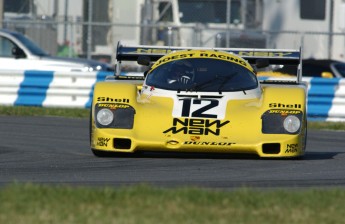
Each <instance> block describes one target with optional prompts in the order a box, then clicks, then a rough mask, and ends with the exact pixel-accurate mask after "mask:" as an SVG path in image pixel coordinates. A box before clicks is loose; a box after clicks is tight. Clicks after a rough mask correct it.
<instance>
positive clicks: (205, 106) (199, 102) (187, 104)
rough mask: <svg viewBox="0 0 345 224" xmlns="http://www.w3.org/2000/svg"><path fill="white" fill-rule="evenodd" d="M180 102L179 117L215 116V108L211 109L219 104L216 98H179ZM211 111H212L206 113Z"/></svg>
mask: <svg viewBox="0 0 345 224" xmlns="http://www.w3.org/2000/svg"><path fill="white" fill-rule="evenodd" d="M180 100H181V101H183V102H182V113H181V117H189V116H190V117H205V118H217V113H215V112H216V110H212V109H214V108H216V107H218V106H219V101H218V100H211V99H191V98H187V99H180ZM210 111H213V112H214V113H207V112H210Z"/></svg>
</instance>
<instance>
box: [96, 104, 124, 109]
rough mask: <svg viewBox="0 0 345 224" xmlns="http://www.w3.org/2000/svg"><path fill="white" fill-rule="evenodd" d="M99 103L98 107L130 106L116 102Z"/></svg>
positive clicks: (115, 107) (116, 107)
mask: <svg viewBox="0 0 345 224" xmlns="http://www.w3.org/2000/svg"><path fill="white" fill-rule="evenodd" d="M97 105H98V107H102V108H109V109H118V108H122V109H126V108H129V107H130V106H129V105H127V104H114V103H99V104H97Z"/></svg>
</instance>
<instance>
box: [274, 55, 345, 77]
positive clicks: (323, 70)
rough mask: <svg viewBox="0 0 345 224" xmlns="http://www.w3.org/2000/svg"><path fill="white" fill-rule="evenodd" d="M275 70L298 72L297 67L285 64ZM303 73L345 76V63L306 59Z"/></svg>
mask: <svg viewBox="0 0 345 224" xmlns="http://www.w3.org/2000/svg"><path fill="white" fill-rule="evenodd" d="M275 71H276V72H279V73H283V74H288V75H293V74H296V71H297V68H296V67H295V66H289V65H285V66H284V67H281V68H279V69H277V70H275ZM302 73H303V77H318V78H345V63H344V62H341V61H337V60H328V59H304V60H303V65H302Z"/></svg>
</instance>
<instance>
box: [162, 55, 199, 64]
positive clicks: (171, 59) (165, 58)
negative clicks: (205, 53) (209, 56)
mask: <svg viewBox="0 0 345 224" xmlns="http://www.w3.org/2000/svg"><path fill="white" fill-rule="evenodd" d="M194 56H195V54H194V53H190V54H177V55H173V56H166V57H164V58H162V59H160V60H158V61H157V63H156V65H160V64H162V63H165V62H168V61H173V60H177V59H184V58H192V57H194Z"/></svg>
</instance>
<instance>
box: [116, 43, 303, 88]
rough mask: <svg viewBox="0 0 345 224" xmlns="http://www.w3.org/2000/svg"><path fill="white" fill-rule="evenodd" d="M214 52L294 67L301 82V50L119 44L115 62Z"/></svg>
mask: <svg viewBox="0 0 345 224" xmlns="http://www.w3.org/2000/svg"><path fill="white" fill-rule="evenodd" d="M193 49H197V50H216V51H225V52H228V53H233V54H236V55H238V56H240V57H242V58H244V59H245V60H247V61H248V62H249V63H250V64H256V61H257V60H258V59H265V60H267V61H268V63H269V64H272V65H296V66H298V69H297V82H298V83H299V82H301V80H302V71H301V70H302V48H300V49H299V50H291V49H261V48H205V47H175V46H150V45H124V44H122V43H121V42H119V43H118V45H117V51H116V60H117V61H118V62H119V63H121V61H136V60H137V59H138V57H139V56H148V57H150V60H151V61H157V60H158V59H159V58H161V57H163V56H164V55H166V54H169V53H171V52H174V51H181V50H193Z"/></svg>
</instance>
